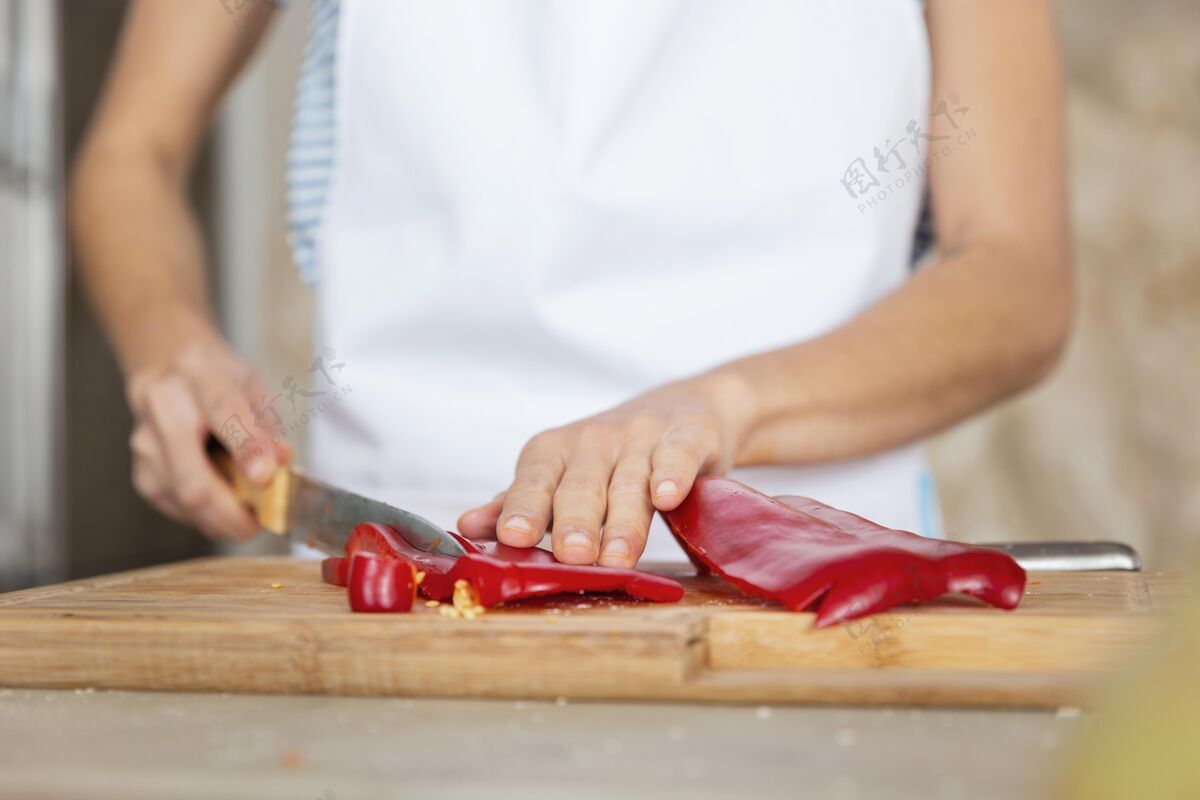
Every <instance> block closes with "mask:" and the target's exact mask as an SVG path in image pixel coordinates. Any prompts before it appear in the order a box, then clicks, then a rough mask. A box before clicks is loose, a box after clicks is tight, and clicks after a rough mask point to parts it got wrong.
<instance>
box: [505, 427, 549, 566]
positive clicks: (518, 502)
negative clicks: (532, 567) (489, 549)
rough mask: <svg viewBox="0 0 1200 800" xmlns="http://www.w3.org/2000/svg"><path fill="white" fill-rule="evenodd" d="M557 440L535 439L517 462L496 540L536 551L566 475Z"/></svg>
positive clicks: (506, 494) (507, 492)
mask: <svg viewBox="0 0 1200 800" xmlns="http://www.w3.org/2000/svg"><path fill="white" fill-rule="evenodd" d="M558 447H559V445H558V444H557V442H556V440H553V439H548V438H546V439H543V438H537V437H535V438H534V439H533V440H532V441H531V442H530V443H529V444H528V445H526V447H525V450H524V451H522V453H521V457H520V458H519V459H518V460H517V471H516V474H515V475H514V476H513V482H512V485H511V486H509V487H508V491H506V492H505V494H504V505H503V507H502V508H501V510H500V516H499V517H498V518H497V522H496V525H497V527H496V538H497V539H499V540H500V541H502V542H504V543H505V544H511V545H513V546H514V547H533V546H534V545H536V544H537V543H538V542H540V541H541V540H542V537H543V536H544V535H545V533H546V528H547V526H548V525H549V524H550V513H551V504H552V503H553V500H554V490H555V489H557V488H558V480H559V478H560V477H561V476H562V473H563V455H562V454H561V453H560V452H559V451H558Z"/></svg>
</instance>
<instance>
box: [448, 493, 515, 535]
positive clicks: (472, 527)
mask: <svg viewBox="0 0 1200 800" xmlns="http://www.w3.org/2000/svg"><path fill="white" fill-rule="evenodd" d="M503 508H504V493H503V492H502V493H500V494H498V495H496V496H495V498H493V499H492V500H491V502H488V503H484V504H483V505H481V506H478V507H476V508H472V509H469V510H467V511H464V512H463V514H462V516H460V517H459V518H458V532H459V533H461V534H462V535H463V536H466V537H467V538H468V539H495V538H496V522H497V521H498V520H499V519H500V511H501V509H503Z"/></svg>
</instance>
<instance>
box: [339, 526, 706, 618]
mask: <svg viewBox="0 0 1200 800" xmlns="http://www.w3.org/2000/svg"><path fill="white" fill-rule="evenodd" d="M446 535H447V536H451V537H453V538H455V539H456V540H458V542H459V543H460V544H462V545H463V548H464V549H465V550H466V551H467V553H466V555H464V556H460V557H458V558H453V557H451V556H445V555H441V554H438V553H427V552H425V551H423V550H418V549H417V548H415V547H413V546H411V545H410V544H408V543H407V542H406V541H404V539H403V538H402V537H401V536H400V535H399V534H398V533H396V531H394V530H393V529H391V528H389V527H388V526H386V525H379V524H376V523H371V522H365V523H363V524H361V525H359V526H358V527H356V528H355V529H354V532H353V533H352V534H351V535H350V540H349V541H348V542H347V544H346V551H347V553H349V554H351V555H352V556H353V555H354V554H356V553H371V554H375V555H379V556H382V557H384V558H393V559H400V560H403V561H407V562H409V563H411V564H412V565H413V566H414V567H415V568H416V569H418V570H420V571H422V572H424V573H425V577H424V578H423V579H422V580H421V583H420V591H421V594H423V595H425V596H426V597H429V598H430V599H433V600H447V599H450V598H451V597H453V595H454V584H455V582H457V581H459V580H465V581H467V583H469V584H470V585H471V586H472V587H474V588H475V590H476V591H477V592H478V594H479V603H480V604H481V605H483V606H494V605H496V604H498V603H503V602H507V601H509V600H519V599H522V598H525V597H538V596H542V595H550V594H563V593H568V592H624V593H625V594H628V595H629V596H631V597H635V598H638V599H640V600H652V601H655V602H660V603H670V602H675V601H677V600H679V599H680V598H681V597H683V587H682V586H680V585H679V583H678V582H676V581H673V580H671V579H670V578H664V577H662V576H659V575H652V574H650V573H647V572H639V571H638V570H632V569H612V568H609V567H595V566H576V565H573V564H562V563H559V562H558V561H556V560H555V558H554V556H553V555H552V554H550V553H548V552H546V551H545V550H541V549H539V548H520V547H509V546H508V545H505V544H501V543H499V542H476V541H472V540H470V539H464V538H462V537H461V536H458V535H457V534H453V533H447V534H446Z"/></svg>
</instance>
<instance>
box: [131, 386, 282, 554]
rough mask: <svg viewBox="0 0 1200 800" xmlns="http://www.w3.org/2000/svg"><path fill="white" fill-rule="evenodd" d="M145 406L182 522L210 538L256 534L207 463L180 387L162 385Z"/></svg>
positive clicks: (193, 412) (203, 432)
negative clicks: (184, 521) (165, 465)
mask: <svg viewBox="0 0 1200 800" xmlns="http://www.w3.org/2000/svg"><path fill="white" fill-rule="evenodd" d="M149 406H150V421H151V423H152V425H153V427H154V432H155V434H156V436H157V438H158V441H159V445H160V446H161V447H162V450H163V453H164V455H165V461H166V464H167V467H168V471H169V474H170V482H171V485H170V487H169V488H170V493H171V495H172V496H173V498H174V501H175V502H176V503H178V505H179V506H180V507H181V509H182V511H183V513H184V514H185V515H186V517H187V519H188V520H189V521H190V522H191V523H192V524H194V525H195V526H196V527H198V528H199V529H200V530H201V531H203V532H204V533H205V534H207V535H208V536H212V537H215V538H228V539H245V538H249V537H250V536H253V535H254V534H255V533H257V532H258V524H257V523H256V522H255V520H254V517H253V515H251V513H250V511H249V509H247V508H246V507H245V506H244V505H242V503H241V502H240V501H239V500H238V499H237V497H236V496H235V495H234V493H233V490H232V489H231V488H230V487H229V485H228V484H227V483H225V481H224V480H223V479H222V478H221V476H220V475H219V474H218V473H217V471H216V469H214V467H213V465H212V462H210V461H209V459H208V455H207V453H206V452H205V449H204V441H205V439H207V426H206V425H205V423H204V420H203V418H202V417H201V414H200V410H199V409H198V408H197V407H196V402H195V399H194V398H193V397H192V395H191V393H190V392H189V391H188V389H187V387H186V386H185V385H184V383H183V381H182V380H181V379H178V378H167V379H165V380H163V381H162V382H161V383H160V384H158V385H157V386H155V387H154V388H153V389H152V390H151V391H150V397H149Z"/></svg>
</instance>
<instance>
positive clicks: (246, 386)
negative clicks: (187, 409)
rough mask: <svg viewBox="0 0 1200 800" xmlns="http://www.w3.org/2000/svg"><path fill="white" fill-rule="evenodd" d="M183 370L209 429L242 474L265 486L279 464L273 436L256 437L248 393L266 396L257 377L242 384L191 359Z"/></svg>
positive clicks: (206, 363)
mask: <svg viewBox="0 0 1200 800" xmlns="http://www.w3.org/2000/svg"><path fill="white" fill-rule="evenodd" d="M180 369H181V370H182V371H183V373H184V375H185V376H186V377H187V385H188V389H189V390H190V392H191V394H192V395H193V396H194V397H195V400H196V403H198V404H199V407H200V411H201V413H202V415H203V419H204V422H205V424H206V425H207V427H208V430H210V431H212V433H213V435H214V436H216V437H217V439H218V441H220V442H221V444H222V445H223V446H224V447H225V449H226V450H228V451H229V452H230V454H231V455H232V456H233V457H234V460H235V461H236V462H237V464H238V467H239V469H241V471H242V474H243V475H245V476H246V477H247V478H249V479H250V481H251V482H253V483H257V484H259V485H265V484H266V483H267V481H269V480H270V479H271V475H272V474H273V473H274V472H275V469H276V468H277V467H278V466H279V463H278V459H277V458H276V451H275V447H274V445H273V444H272V442H271V437H270V435H269V434H267V433H264V434H263V435H261V436H256V435H255V430H257V429H258V425H257V423H256V421H255V420H256V418H255V415H254V411H253V409H252V408H251V407H250V402H249V398H248V395H247V391H250V392H256V391H257V392H259V393H260V394H265V392H263V391H262V389H261V387H259V384H258V381H257V378H255V377H254V376H253V375H251V374H248V375H247V376H246V377H245V378H243V379H242V380H240V381H239V380H237V379H235V378H234V377H232V376H230V375H229V374H228V373H226V372H222V371H221V370H213V368H212V362H211V361H208V360H205V361H204V362H203V363H200V362H197V361H194V360H192V359H191V358H184V359H183V360H182V362H181V364H180ZM247 369H248V368H247Z"/></svg>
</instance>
